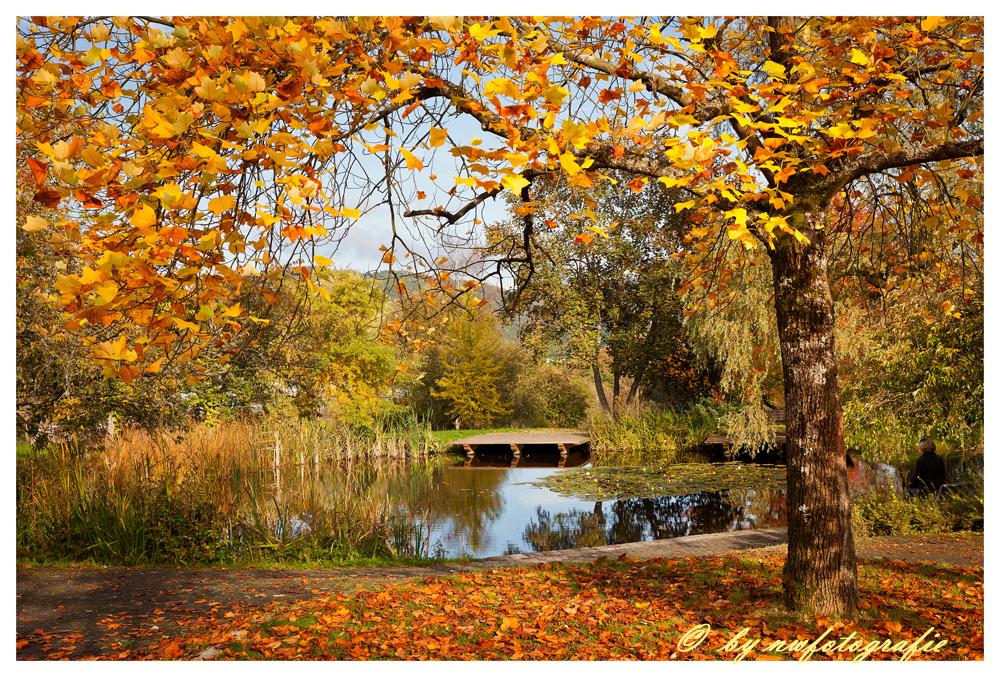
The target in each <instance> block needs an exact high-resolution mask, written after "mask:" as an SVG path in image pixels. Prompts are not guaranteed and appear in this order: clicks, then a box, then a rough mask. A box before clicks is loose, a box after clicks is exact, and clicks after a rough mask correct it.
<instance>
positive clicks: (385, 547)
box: [17, 419, 429, 564]
mask: <svg viewBox="0 0 1000 677" xmlns="http://www.w3.org/2000/svg"><path fill="white" fill-rule="evenodd" d="M396 432H397V434H395V435H394V434H392V433H393V431H392V430H389V429H386V428H383V429H376V430H369V431H364V432H362V433H357V432H354V431H350V430H348V429H345V428H343V427H339V426H336V425H332V424H329V423H323V422H309V421H298V420H292V421H289V420H281V419H268V420H264V421H249V420H244V421H231V422H228V423H225V424H221V425H217V426H208V425H203V424H193V425H189V426H187V427H185V428H184V429H182V430H175V431H148V430H143V429H139V428H125V429H123V430H120V431H119V432H118V433H117V434H116V435H115V436H114V438H113V439H109V440H108V441H107V444H106V445H105V446H104V447H103V448H99V449H93V450H86V449H81V448H80V447H79V446H77V445H73V444H62V445H60V446H58V447H55V448H50V449H49V450H47V452H46V453H39V454H36V455H33V456H29V457H25V458H21V459H19V461H18V464H19V467H18V480H17V547H18V556H19V557H20V558H25V559H32V560H76V561H79V560H91V561H98V562H106V563H116V564H147V563H180V564H189V563H222V562H245V561H252V560H256V559H260V558H265V559H275V558H277V559H289V558H290V559H323V558H334V559H337V558H339V559H345V558H346V559H351V558H366V557H368V558H370V557H383V556H398V557H404V556H412V555H421V554H426V553H427V552H429V545H428V544H427V543H426V542H425V540H426V539H425V535H426V528H425V526H424V523H423V521H422V519H421V518H422V516H423V515H424V512H423V511H422V510H421V509H420V508H418V507H416V506H413V505H410V503H409V502H408V501H409V499H411V498H412V497H413V496H414V495H415V493H414V492H413V491H412V490H408V489H407V487H408V486H409V485H408V482H410V481H411V480H410V477H411V475H414V472H413V469H412V466H411V464H409V463H407V462H406V461H407V460H408V459H409V460H412V459H413V457H414V456H415V455H417V456H419V458H420V459H422V460H423V462H426V461H427V459H428V451H429V445H428V444H427V438H426V436H420V435H416V434H414V435H412V436H408V437H404V436H403V435H402V434H398V432H399V431H398V430H397V431H396ZM410 432H413V431H406V430H403V433H404V434H408V433H410ZM416 476H417V477H421V476H422V477H425V478H426V477H427V475H426V473H424V474H421V473H420V472H417V473H416ZM400 486H402V487H403V488H404V490H403V491H402V492H400V491H398V490H397V488H398V487H400Z"/></svg>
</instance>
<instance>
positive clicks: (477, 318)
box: [431, 308, 510, 428]
mask: <svg viewBox="0 0 1000 677" xmlns="http://www.w3.org/2000/svg"><path fill="white" fill-rule="evenodd" d="M495 323H496V319H495V318H494V317H493V316H492V315H490V314H489V313H487V312H485V311H484V310H483V309H482V308H478V309H474V308H470V309H469V310H468V311H467V313H466V314H463V315H460V316H459V317H458V318H456V319H455V320H454V321H453V322H452V323H451V324H450V326H449V328H448V330H447V338H446V339H445V340H446V343H444V345H443V346H442V361H443V372H444V373H443V374H442V375H441V376H440V377H439V378H438V379H437V380H436V382H435V383H434V384H433V386H432V387H431V395H432V396H433V397H434V398H435V399H438V400H441V401H443V402H445V403H446V404H447V412H448V415H449V416H451V417H453V418H455V419H457V420H458V421H460V423H459V425H461V426H462V427H465V428H486V427H489V426H490V425H491V424H492V423H493V422H494V421H495V420H496V419H498V418H501V417H502V416H504V415H505V414H507V413H509V411H510V410H509V408H508V406H507V404H506V403H505V402H503V401H502V400H501V398H500V394H499V392H498V386H499V376H498V373H499V372H500V369H501V367H502V366H503V364H502V362H501V361H500V359H499V355H498V351H497V348H498V343H497V340H496V337H497V335H498V332H497V331H496V329H495V326H494V325H495Z"/></svg>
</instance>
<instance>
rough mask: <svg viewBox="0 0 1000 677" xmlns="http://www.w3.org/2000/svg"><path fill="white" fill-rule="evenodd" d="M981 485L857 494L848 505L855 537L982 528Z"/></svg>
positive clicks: (887, 490)
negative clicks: (940, 491) (954, 491)
mask: <svg viewBox="0 0 1000 677" xmlns="http://www.w3.org/2000/svg"><path fill="white" fill-rule="evenodd" d="M983 523H984V519H983V493H982V490H981V487H980V488H979V490H978V491H977V490H974V491H972V492H969V493H966V494H959V495H947V494H946V495H944V496H937V495H934V494H931V495H927V496H918V497H902V496H898V495H897V494H896V493H895V492H894V491H892V490H891V489H882V490H879V491H872V492H867V493H861V494H858V495H856V496H855V497H854V503H853V505H852V506H851V525H852V527H853V529H854V535H855V537H857V538H868V537H872V536H901V535H906V534H925V533H937V532H949V531H967V530H977V531H981V530H982V529H983Z"/></svg>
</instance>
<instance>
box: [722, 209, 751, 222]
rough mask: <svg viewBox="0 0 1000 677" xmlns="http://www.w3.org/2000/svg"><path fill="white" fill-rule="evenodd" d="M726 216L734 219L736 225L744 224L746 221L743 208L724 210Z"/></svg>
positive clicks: (745, 212) (745, 213)
mask: <svg viewBox="0 0 1000 677" xmlns="http://www.w3.org/2000/svg"><path fill="white" fill-rule="evenodd" d="M726 216H728V217H730V218H732V219H735V220H736V223H737V224H738V225H741V226H742V225H745V224H746V222H747V210H745V209H743V208H738V209H731V210H729V211H728V212H726Z"/></svg>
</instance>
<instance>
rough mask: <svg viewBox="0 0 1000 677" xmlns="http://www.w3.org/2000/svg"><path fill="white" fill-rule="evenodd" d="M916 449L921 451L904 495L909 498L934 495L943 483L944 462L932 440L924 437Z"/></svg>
mask: <svg viewBox="0 0 1000 677" xmlns="http://www.w3.org/2000/svg"><path fill="white" fill-rule="evenodd" d="M917 449H919V450H920V451H921V454H920V457H919V458H917V464H916V465H915V466H914V468H913V472H912V473H910V478H909V482H908V487H907V489H906V493H907V494H909V495H910V496H919V495H921V494H925V493H928V492H930V493H935V492H937V490H938V489H940V488H941V485H942V484H944V483H945V481H946V480H945V469H944V460H942V459H941V457H940V456H938V455H937V453H936V449H937V447H936V446H935V445H934V441H933V440H929V439H927V438H926V437H925V438H924V439H922V440H920V443H919V444H917Z"/></svg>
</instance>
